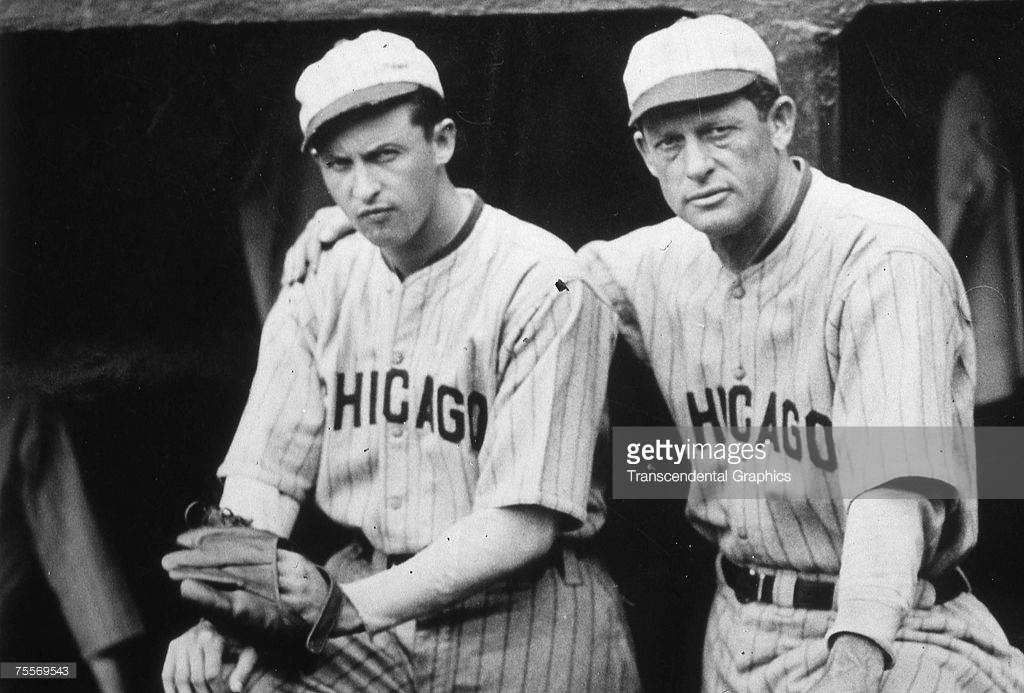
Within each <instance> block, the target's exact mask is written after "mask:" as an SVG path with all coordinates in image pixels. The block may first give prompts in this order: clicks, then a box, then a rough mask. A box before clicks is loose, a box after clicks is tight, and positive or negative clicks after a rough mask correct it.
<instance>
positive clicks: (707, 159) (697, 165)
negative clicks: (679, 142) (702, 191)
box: [682, 138, 715, 181]
mask: <svg viewBox="0 0 1024 693" xmlns="http://www.w3.org/2000/svg"><path fill="white" fill-rule="evenodd" d="M682 156H684V157H686V159H685V166H686V177H687V178H690V179H692V180H697V181H701V180H704V179H705V178H707V177H708V175H710V173H711V170H712V169H713V168H714V167H715V162H714V160H713V159H712V158H711V156H710V153H709V152H708V148H707V145H706V144H705V143H703V142H701V141H700V140H699V139H696V138H695V139H694V141H693V142H688V143H687V146H686V148H685V149H684V150H683V153H682Z"/></svg>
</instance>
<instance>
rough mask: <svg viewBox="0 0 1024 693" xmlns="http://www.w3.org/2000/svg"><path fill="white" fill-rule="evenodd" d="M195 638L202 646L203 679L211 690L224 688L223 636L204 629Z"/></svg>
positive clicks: (216, 690) (217, 690)
mask: <svg viewBox="0 0 1024 693" xmlns="http://www.w3.org/2000/svg"><path fill="white" fill-rule="evenodd" d="M197 640H198V641H199V643H200V645H201V646H202V648H201V649H202V654H203V671H204V680H205V681H206V682H207V683H208V684H209V686H210V688H211V690H213V691H215V692H218V693H219V692H220V691H223V690H224V681H223V678H222V676H221V672H222V670H223V666H224V665H223V662H224V638H223V637H221V635H220V634H219V633H214V632H213V631H212V630H206V631H203V632H201V633H200V634H199V637H198V638H197Z"/></svg>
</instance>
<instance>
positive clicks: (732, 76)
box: [629, 70, 757, 125]
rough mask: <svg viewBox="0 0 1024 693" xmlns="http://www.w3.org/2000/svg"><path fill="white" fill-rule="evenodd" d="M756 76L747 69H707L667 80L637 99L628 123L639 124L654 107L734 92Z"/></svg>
mask: <svg viewBox="0 0 1024 693" xmlns="http://www.w3.org/2000/svg"><path fill="white" fill-rule="evenodd" d="M755 79H757V75H756V74H755V73H753V72H748V71H746V70H708V71H707V72H695V73H693V74H689V75H679V76H677V77H672V78H671V79H666V80H665V81H664V82H660V83H658V84H656V85H654V86H653V87H651V88H650V89H648V90H647V91H645V92H644V93H643V94H641V95H640V96H639V97H638V98H637V100H636V102H635V103H634V104H633V109H632V111H631V112H630V114H629V124H630V125H633V124H634V123H636V121H637V119H639V118H640V116H642V115H643V114H644V113H646V112H647V111H649V110H651V109H652V108H657V107H658V106H664V105H666V104H670V103H680V102H685V101H696V100H698V99H708V98H711V97H713V96H722V95H724V94H731V93H732V92H735V91H739V90H740V89H742V88H743V87H745V86H747V85H748V84H750V83H751V82H753V81H754V80H755Z"/></svg>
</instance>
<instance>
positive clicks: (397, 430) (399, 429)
mask: <svg viewBox="0 0 1024 693" xmlns="http://www.w3.org/2000/svg"><path fill="white" fill-rule="evenodd" d="M403 435H405V426H403V425H402V424H398V423H393V424H391V437H392V438H401V437H402V436H403Z"/></svg>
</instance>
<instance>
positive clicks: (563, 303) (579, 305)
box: [474, 273, 616, 529]
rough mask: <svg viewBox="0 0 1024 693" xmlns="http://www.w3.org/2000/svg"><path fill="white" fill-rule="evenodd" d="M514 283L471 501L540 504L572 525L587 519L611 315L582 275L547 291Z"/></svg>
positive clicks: (541, 281) (534, 283) (543, 282)
mask: <svg viewBox="0 0 1024 693" xmlns="http://www.w3.org/2000/svg"><path fill="white" fill-rule="evenodd" d="M523 286H524V287H531V288H529V289H526V290H524V291H522V292H521V293H520V295H519V296H517V297H516V299H515V300H514V301H513V303H512V305H511V306H510V309H509V312H508V315H507V319H506V321H505V327H504V329H503V335H502V339H501V340H500V346H499V355H498V359H497V367H498V390H497V394H496V397H495V406H494V408H493V411H492V417H493V420H492V421H491V422H489V423H488V425H487V438H486V440H485V442H484V445H483V448H482V449H481V450H480V455H479V458H478V463H479V465H480V469H479V477H478V481H477V487H476V489H475V495H474V508H476V509H480V508H486V507H504V506H511V505H540V506H543V507H546V508H550V509H551V510H554V511H556V512H558V513H560V514H562V515H564V516H566V517H567V518H570V521H569V522H568V523H567V525H566V526H565V527H563V529H574V528H576V527H578V526H579V525H580V524H581V523H583V522H585V521H586V519H587V499H588V495H589V492H590V485H591V471H592V467H593V452H594V445H595V441H596V437H597V431H598V427H599V424H600V419H601V411H602V407H603V404H604V396H605V389H606V387H607V381H608V364H609V362H610V360H611V352H612V347H613V345H614V340H615V334H616V326H615V316H614V313H613V311H612V310H611V308H610V307H609V306H608V305H607V303H606V302H605V301H603V300H601V299H600V298H599V297H598V295H597V294H596V293H595V291H594V290H593V289H592V288H591V287H590V286H589V285H588V284H587V283H586V282H584V281H582V280H578V279H573V280H566V281H564V282H561V283H560V285H559V287H560V288H555V286H554V282H553V281H552V282H549V281H547V277H540V276H537V273H531V274H530V275H527V277H526V280H525V281H524V282H523ZM532 287H542V288H543V290H542V291H537V290H536V289H534V288H532ZM549 287H550V288H549Z"/></svg>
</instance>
